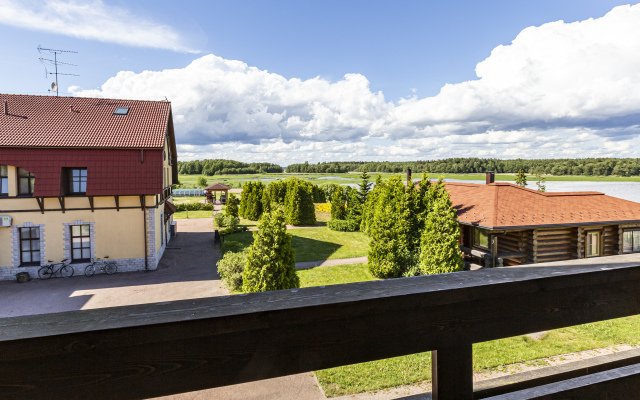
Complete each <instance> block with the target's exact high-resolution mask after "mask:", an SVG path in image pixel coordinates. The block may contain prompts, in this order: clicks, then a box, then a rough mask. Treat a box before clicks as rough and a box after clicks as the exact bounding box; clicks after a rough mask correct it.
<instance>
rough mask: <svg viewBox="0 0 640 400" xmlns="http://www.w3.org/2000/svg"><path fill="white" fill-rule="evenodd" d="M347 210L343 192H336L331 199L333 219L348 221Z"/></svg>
mask: <svg viewBox="0 0 640 400" xmlns="http://www.w3.org/2000/svg"><path fill="white" fill-rule="evenodd" d="M346 218H347V210H346V209H345V202H344V196H343V195H342V190H334V191H333V197H332V198H331V219H346Z"/></svg>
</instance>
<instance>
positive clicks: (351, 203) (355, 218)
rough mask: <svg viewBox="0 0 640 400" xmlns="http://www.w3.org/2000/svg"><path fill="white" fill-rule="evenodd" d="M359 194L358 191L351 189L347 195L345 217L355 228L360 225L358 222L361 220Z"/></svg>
mask: <svg viewBox="0 0 640 400" xmlns="http://www.w3.org/2000/svg"><path fill="white" fill-rule="evenodd" d="M359 194H360V193H359V192H358V191H356V190H352V191H351V192H349V197H347V215H346V217H347V218H346V219H347V220H349V221H351V222H352V223H353V224H354V226H356V228H355V229H356V230H357V229H358V228H359V227H360V223H361V222H362V204H361V203H360V196H359Z"/></svg>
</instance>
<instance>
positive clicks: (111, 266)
mask: <svg viewBox="0 0 640 400" xmlns="http://www.w3.org/2000/svg"><path fill="white" fill-rule="evenodd" d="M104 258H105V260H102V261H101V260H100V259H99V258H92V259H91V263H90V264H89V265H87V266H86V267H85V268H84V274H85V275H86V276H93V275H94V274H95V273H96V271H99V272H104V273H106V274H107V275H113V274H115V273H116V272H117V271H118V264H116V262H115V261H110V260H106V259H108V258H109V256H105V257H104ZM47 261H48V262H49V264H47V265H44V266H42V268H40V269H39V270H38V276H39V277H40V279H49V278H51V277H52V276H53V275H57V274H58V273H60V276H61V277H63V278H70V277H72V276H73V273H74V269H73V267H72V266H71V265H70V263H69V259H68V258H65V259H64V260H62V261H60V262H59V263H54V262H53V261H51V260H47Z"/></svg>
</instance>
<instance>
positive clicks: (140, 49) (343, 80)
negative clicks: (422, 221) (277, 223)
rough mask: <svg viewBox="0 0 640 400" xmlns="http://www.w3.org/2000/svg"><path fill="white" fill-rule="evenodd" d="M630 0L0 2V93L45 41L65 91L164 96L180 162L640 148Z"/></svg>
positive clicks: (31, 63) (16, 81) (43, 85)
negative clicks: (59, 52)
mask: <svg viewBox="0 0 640 400" xmlns="http://www.w3.org/2000/svg"><path fill="white" fill-rule="evenodd" d="M625 4H629V3H628V2H618V1H602V0H600V1H589V0H581V1H569V0H566V1H561V0H555V1H535V2H533V1H526V2H525V1H517V2H514V1H484V2H477V1H450V2H436V1H403V2H373V1H368V2H364V1H358V2H356V1H352V2H345V1H322V2H300V1H289V2H285V1H274V2H258V1H253V2H248V1H233V2H214V1H185V2H175V1H135V2H124V1H107V0H103V1H91V2H80V1H62V0H52V1H47V2H43V1H39V2H30V1H13V0H0V35H1V37H4V38H7V37H8V38H11V40H3V41H2V44H0V46H1V48H2V55H3V56H2V57H1V58H0V70H1V71H2V72H3V73H2V74H0V92H2V93H29V94H43V95H47V94H48V93H47V88H48V86H49V84H50V82H51V81H52V80H53V77H52V76H46V77H45V70H44V67H43V65H42V64H41V63H40V62H39V61H38V57H40V56H44V57H49V55H40V54H39V53H38V51H37V50H36V47H37V46H38V44H40V45H42V46H43V47H50V48H60V49H69V50H75V51H78V54H68V55H63V56H61V57H60V59H61V60H62V61H65V62H70V63H73V64H78V67H61V68H60V70H61V71H63V72H71V73H77V74H80V76H79V77H71V76H61V77H60V79H59V83H60V88H61V94H65V95H74V96H96V97H113V98H138V99H152V100H160V99H163V98H164V97H165V96H166V97H167V98H168V99H169V100H171V101H172V106H173V111H174V116H175V124H176V130H177V135H178V138H177V140H178V143H179V154H180V158H181V159H183V160H187V159H194V158H205V157H208V158H213V157H215V158H234V159H238V160H246V161H272V162H278V163H280V164H282V165H286V164H289V163H291V162H303V161H307V160H308V161H309V162H318V161H332V160H403V159H406V160H414V159H433V158H443V157H453V156H456V157H457V156H461V157H465V156H483V157H504V158H514V157H523V158H534V157H535V158H538V157H539V158H554V157H587V156H623V157H626V156H629V157H638V154H637V151H638V135H639V133H640V130H639V129H638V124H639V123H640V122H639V120H640V118H639V116H640V98H639V97H638V96H640V95H638V94H636V93H637V92H639V90H637V89H640V75H639V74H640V73H639V72H638V71H640V68H639V67H640V56H638V55H637V54H635V53H638V51H637V49H638V47H637V44H638V41H639V39H638V38H639V37H640V32H639V31H638V29H639V28H636V26H640V6H627V7H624V5H625ZM620 5H623V7H619V8H615V7H616V6H620ZM614 8H615V9H614ZM49 70H51V68H49ZM145 71H146V72H145ZM636 85H637V86H636ZM634 89H635V90H634Z"/></svg>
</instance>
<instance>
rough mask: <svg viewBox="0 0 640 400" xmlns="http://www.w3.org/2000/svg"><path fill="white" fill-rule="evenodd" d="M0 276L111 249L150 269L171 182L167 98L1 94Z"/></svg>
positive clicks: (80, 263) (161, 237)
mask: <svg viewBox="0 0 640 400" xmlns="http://www.w3.org/2000/svg"><path fill="white" fill-rule="evenodd" d="M0 107H2V108H0V279H4V280H9V279H15V278H16V275H17V274H18V273H23V272H26V273H29V275H30V276H31V277H32V278H35V277H37V276H38V273H37V271H38V269H39V268H40V267H41V266H42V265H43V264H46V263H48V260H52V261H55V262H59V261H60V260H62V259H68V260H69V261H70V262H71V266H72V267H73V268H74V271H75V274H82V272H83V271H84V267H85V266H86V265H87V264H88V263H89V262H90V261H91V259H92V258H102V257H105V256H109V257H110V259H111V260H114V261H116V263H117V265H118V271H137V270H153V269H155V268H156V267H157V265H158V262H159V260H160V258H161V257H162V254H163V252H164V249H165V248H166V244H167V242H168V241H169V239H170V238H171V234H170V231H171V229H170V224H171V222H172V213H173V212H174V211H175V207H174V206H173V205H172V185H173V182H176V181H177V178H178V175H177V174H178V170H177V155H176V144H175V137H174V130H173V121H172V116H171V103H170V102H168V101H137V100H113V99H95V98H74V97H53V96H31V95H7V94H0Z"/></svg>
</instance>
